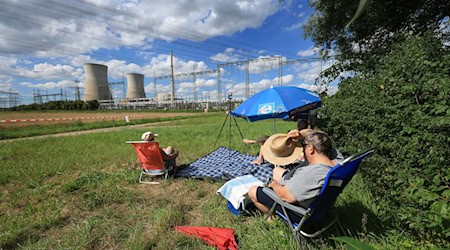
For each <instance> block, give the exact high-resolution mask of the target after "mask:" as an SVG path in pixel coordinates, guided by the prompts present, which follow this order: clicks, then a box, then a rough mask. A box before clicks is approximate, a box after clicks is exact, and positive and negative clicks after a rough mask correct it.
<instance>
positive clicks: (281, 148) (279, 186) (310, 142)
mask: <svg viewBox="0 0 450 250" xmlns="http://www.w3.org/2000/svg"><path fill="white" fill-rule="evenodd" d="M302 147H303V152H304V155H305V158H306V160H307V161H308V165H307V166H304V167H300V168H295V169H293V170H291V171H288V170H286V169H284V168H281V167H275V168H274V169H273V181H272V182H271V183H270V184H269V185H268V186H269V187H270V188H271V189H273V191H274V192H275V193H276V194H277V195H278V197H280V198H281V199H282V200H284V201H286V202H288V203H292V204H295V205H298V206H302V207H304V208H307V207H308V206H309V205H310V204H311V202H313V201H314V198H315V197H317V195H319V193H320V190H321V188H322V185H323V183H324V180H325V177H326V175H327V174H328V171H329V170H330V169H331V168H332V167H333V166H334V165H335V164H334V163H333V162H332V161H331V160H330V159H329V158H328V155H329V153H330V150H331V148H332V145H331V140H330V138H329V137H328V135H327V134H325V133H324V132H320V131H313V132H310V133H308V134H307V135H306V137H305V139H304V141H303V143H302ZM262 151H263V156H264V158H265V159H266V160H267V161H269V162H270V163H272V164H275V165H287V164H290V163H292V162H294V161H295V159H297V158H298V156H299V155H300V154H301V152H302V150H301V148H300V147H298V146H297V143H295V142H294V141H293V140H292V138H291V137H289V136H288V135H283V134H276V135H273V136H271V137H270V138H269V139H268V140H267V141H266V143H265V144H264V146H263V148H262ZM248 195H249V197H250V198H251V200H252V201H253V203H254V204H255V205H256V207H257V208H258V209H259V210H261V211H262V212H264V213H266V212H268V211H269V210H270V208H271V207H272V205H273V200H272V199H271V198H270V197H269V196H267V195H266V194H265V193H264V192H263V191H262V187H259V186H253V187H251V188H250V189H249V192H248ZM275 209H276V210H278V211H282V210H281V207H280V206H277V207H276V208H275ZM292 216H293V217H292V218H293V219H294V220H297V221H299V219H300V218H299V217H298V216H295V214H292Z"/></svg>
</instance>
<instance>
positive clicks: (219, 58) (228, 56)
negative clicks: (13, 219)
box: [211, 48, 239, 62]
mask: <svg viewBox="0 0 450 250" xmlns="http://www.w3.org/2000/svg"><path fill="white" fill-rule="evenodd" d="M233 52H234V49H233V48H227V49H225V51H224V52H223V53H217V54H215V55H213V56H211V59H212V60H213V61H216V62H235V61H239V56H238V55H236V54H234V53H233Z"/></svg>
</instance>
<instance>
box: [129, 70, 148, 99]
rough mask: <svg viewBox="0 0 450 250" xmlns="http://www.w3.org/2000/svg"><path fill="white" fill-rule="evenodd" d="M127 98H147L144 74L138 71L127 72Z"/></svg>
mask: <svg viewBox="0 0 450 250" xmlns="http://www.w3.org/2000/svg"><path fill="white" fill-rule="evenodd" d="M127 82H128V87H127V96H126V98H127V99H133V98H145V91H144V75H141V74H136V73H128V74H127Z"/></svg>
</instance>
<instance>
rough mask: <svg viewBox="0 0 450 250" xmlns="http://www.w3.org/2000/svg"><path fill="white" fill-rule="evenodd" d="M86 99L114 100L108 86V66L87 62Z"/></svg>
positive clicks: (85, 65)
mask: <svg viewBox="0 0 450 250" xmlns="http://www.w3.org/2000/svg"><path fill="white" fill-rule="evenodd" d="M84 74H85V76H86V83H85V84H84V97H83V100H84V101H91V100H112V96H111V92H110V91H109V86H108V67H107V66H105V65H101V64H95V63H85V64H84Z"/></svg>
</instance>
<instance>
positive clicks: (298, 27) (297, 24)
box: [285, 22, 303, 31]
mask: <svg viewBox="0 0 450 250" xmlns="http://www.w3.org/2000/svg"><path fill="white" fill-rule="evenodd" d="M302 24H303V23H302V22H299V23H294V24H292V25H291V26H289V27H286V28H285V30H287V31H294V30H297V31H299V30H300V28H301V27H302Z"/></svg>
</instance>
